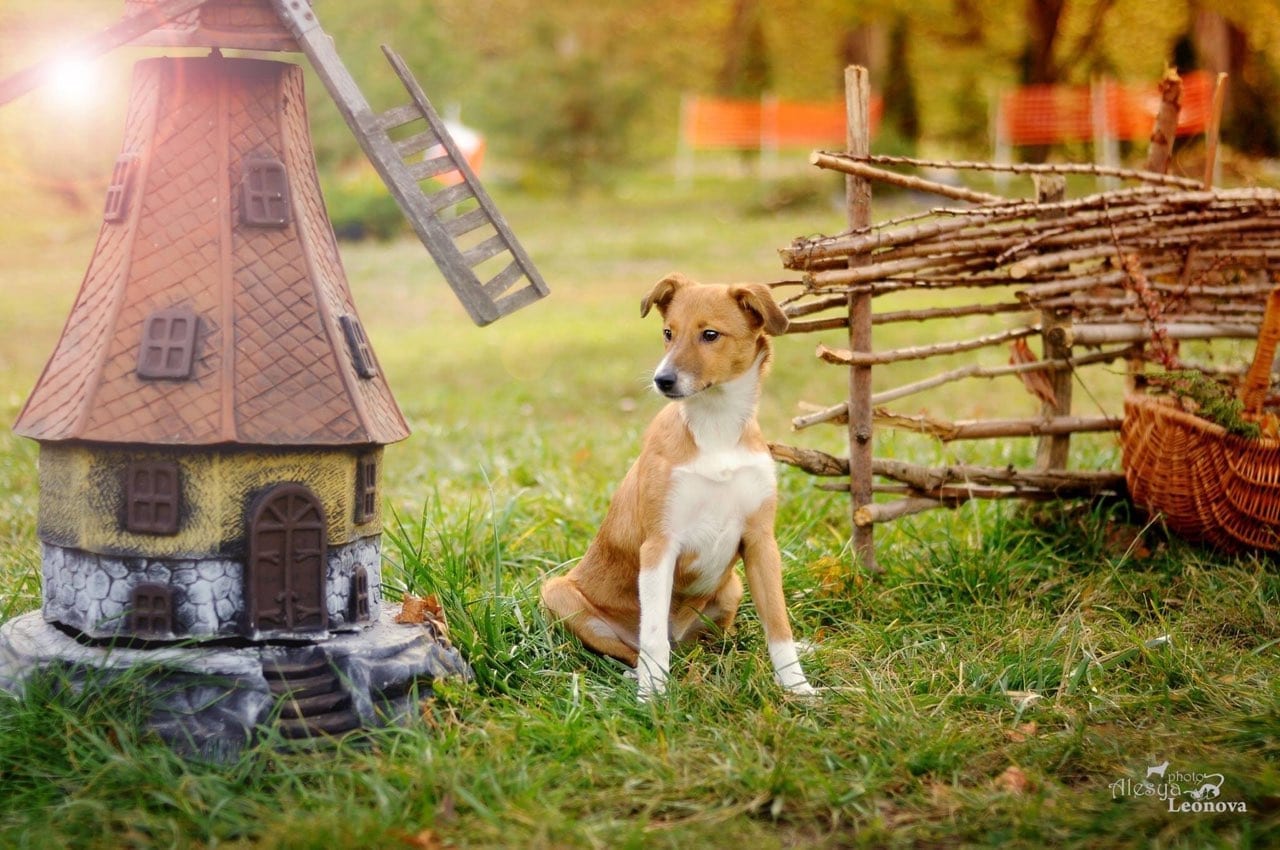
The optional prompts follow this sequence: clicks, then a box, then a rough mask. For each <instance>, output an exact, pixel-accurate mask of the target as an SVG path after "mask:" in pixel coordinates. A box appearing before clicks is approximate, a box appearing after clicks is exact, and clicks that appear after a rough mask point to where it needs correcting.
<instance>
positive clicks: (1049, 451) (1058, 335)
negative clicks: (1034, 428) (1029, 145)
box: [1035, 174, 1075, 470]
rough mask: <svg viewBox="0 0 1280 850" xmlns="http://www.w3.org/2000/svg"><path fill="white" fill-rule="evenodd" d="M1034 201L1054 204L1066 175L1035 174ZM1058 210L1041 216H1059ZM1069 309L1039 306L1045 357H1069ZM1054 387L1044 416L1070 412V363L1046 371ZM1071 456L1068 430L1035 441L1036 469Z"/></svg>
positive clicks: (1062, 463)
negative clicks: (1042, 307)
mask: <svg viewBox="0 0 1280 850" xmlns="http://www.w3.org/2000/svg"><path fill="white" fill-rule="evenodd" d="M1035 185H1036V201H1037V203H1041V204H1056V203H1058V202H1059V201H1062V200H1065V199H1066V197H1067V179H1066V178H1065V177H1063V176H1062V175H1060V174H1044V175H1036V180H1035ZM1061 215H1062V213H1061V212H1057V213H1053V214H1051V215H1048V216H1042V218H1051V217H1061ZM1071 324H1072V322H1071V312H1070V311H1069V310H1057V309H1050V310H1041V311H1040V335H1041V339H1042V341H1043V347H1042V349H1041V351H1042V353H1043V356H1044V359H1045V360H1067V359H1069V358H1070V357H1071V344H1072V340H1071V337H1072V333H1071ZM1048 378H1049V383H1050V386H1051V387H1052V389H1053V399H1051V400H1045V401H1043V402H1041V405H1040V415H1041V416H1043V417H1044V418H1045V419H1056V418H1058V417H1059V416H1070V415H1071V385H1072V381H1073V380H1074V378H1075V375H1074V373H1073V372H1072V371H1071V367H1070V366H1068V367H1065V368H1062V369H1055V370H1053V371H1052V372H1050V373H1049V375H1048ZM1070 457H1071V435H1070V434H1046V435H1044V436H1042V437H1041V438H1040V441H1039V442H1038V443H1037V445H1036V469H1040V470H1045V469H1066V468H1067V462H1068V460H1069V459H1070Z"/></svg>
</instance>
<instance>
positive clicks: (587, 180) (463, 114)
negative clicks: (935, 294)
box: [0, 0, 1280, 212]
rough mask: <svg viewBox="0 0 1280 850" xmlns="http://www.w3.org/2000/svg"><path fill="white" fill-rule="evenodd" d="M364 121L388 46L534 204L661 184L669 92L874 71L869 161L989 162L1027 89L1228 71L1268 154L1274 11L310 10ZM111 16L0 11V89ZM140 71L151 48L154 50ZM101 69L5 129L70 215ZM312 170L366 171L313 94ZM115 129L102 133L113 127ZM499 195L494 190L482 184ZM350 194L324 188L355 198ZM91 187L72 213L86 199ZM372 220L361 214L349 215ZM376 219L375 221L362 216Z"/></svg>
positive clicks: (809, 87) (1176, 3) (1061, 1)
mask: <svg viewBox="0 0 1280 850" xmlns="http://www.w3.org/2000/svg"><path fill="white" fill-rule="evenodd" d="M314 6H315V8H316V10H317V12H318V14H319V17H320V20H321V21H322V23H323V25H324V27H325V29H326V30H327V31H328V32H329V33H331V34H332V35H333V36H334V38H335V39H336V41H337V44H338V48H339V51H340V53H341V54H342V56H343V57H344V59H345V61H346V62H347V63H348V65H349V67H350V68H351V69H352V71H353V73H354V74H355V76H356V78H357V79H358V80H359V81H360V82H361V84H362V86H363V87H364V89H365V91H366V94H367V95H368V96H369V98H370V100H371V101H373V102H374V104H375V105H380V106H391V105H394V104H395V103H397V102H399V101H400V100H402V99H403V95H402V93H400V92H399V91H398V82H397V81H396V79H395V77H394V75H393V74H392V73H391V72H390V70H389V69H388V68H387V67H386V66H385V63H384V61H383V59H382V56H381V54H380V50H379V46H380V45H381V44H384V43H386V44H390V45H392V46H394V47H395V49H396V50H397V51H398V52H399V53H401V55H403V56H404V57H405V59H406V60H407V61H408V63H409V65H410V66H411V67H412V68H413V69H414V70H415V73H416V74H417V75H418V77H419V80H420V82H421V83H422V85H423V87H424V89H425V90H426V91H427V93H428V94H429V95H430V96H431V97H432V99H433V101H434V102H435V103H436V106H437V107H438V108H439V109H441V111H442V112H444V113H445V114H446V116H448V117H453V118H455V119H459V120H461V121H463V122H464V123H466V124H468V125H470V126H472V127H475V128H476V129H478V130H480V131H481V132H482V133H484V134H485V136H486V139H487V142H488V150H489V154H490V160H489V161H490V163H491V164H492V166H493V167H495V168H496V169H497V170H498V175H497V176H498V178H499V179H509V180H511V181H515V182H517V183H519V184H521V185H523V186H524V187H525V188H528V189H531V190H538V191H554V192H560V191H564V192H566V193H574V192H579V191H581V190H583V189H586V188H589V187H598V186H604V187H608V186H609V185H611V184H612V183H614V182H615V181H616V180H617V179H618V178H619V176H620V175H625V174H627V173H629V172H631V171H633V170H637V169H654V168H658V167H662V168H665V167H668V166H669V164H670V161H671V158H672V157H673V155H674V152H675V149H676V141H677V139H676V135H677V129H678V124H679V109H680V97H681V95H682V94H683V93H697V94H717V95H726V96H741V97H755V96H758V95H759V94H761V93H764V92H770V93H773V94H776V95H778V96H780V97H785V98H793V99H799V100H824V99H832V98H838V97H840V96H841V86H842V77H843V68H844V67H845V66H846V65H847V64H850V63H859V64H863V65H867V66H868V67H870V68H871V70H872V80H873V84H874V85H875V87H876V88H877V90H878V91H879V92H880V93H881V94H883V95H884V97H885V103H886V112H885V121H884V124H883V126H882V129H881V133H880V136H879V137H878V139H877V140H876V142H875V146H876V148H878V149H880V150H886V151H915V152H920V153H924V154H928V155H934V156H965V157H977V158H988V157H989V154H990V143H989V139H988V136H989V125H990V113H991V104H992V102H993V100H994V98H995V96H996V94H997V93H998V92H999V91H1001V90H1002V89H1004V88H1007V87H1009V86H1013V85H1016V84H1019V83H1052V82H1061V83H1087V82H1088V81H1089V80H1090V79H1091V78H1092V77H1094V76H1096V75H1100V74H1108V75H1111V76H1114V77H1116V78H1118V79H1121V80H1126V81H1134V80H1151V81H1153V82H1154V81H1156V80H1158V79H1159V77H1160V74H1161V72H1162V70H1163V68H1164V67H1165V65H1166V64H1168V63H1170V62H1174V61H1176V62H1177V63H1178V64H1179V65H1180V66H1181V67H1182V68H1183V69H1184V70H1186V69H1189V68H1191V67H1201V68H1207V69H1209V70H1214V71H1217V70H1225V71H1228V72H1229V73H1230V74H1231V83H1230V88H1229V102H1228V105H1227V111H1226V117H1225V123H1224V140H1225V142H1226V144H1227V145H1228V146H1230V147H1231V148H1232V149H1233V150H1235V151H1237V152H1239V153H1242V154H1246V155H1248V156H1253V157H1277V156H1280V3H1277V2H1276V0H910V2H907V0H861V2H850V0H803V2H802V0H650V1H649V2H647V3H643V4H637V3H632V2H623V0H558V1H557V2H553V3H547V2H545V0H376V2H373V0H371V2H363V3H351V2H346V0H314ZM122 10H123V3H122V2H114V0H45V2H42V3H39V4H33V3H29V2H24V0H0V74H7V73H11V72H13V71H14V70H16V69H18V68H20V67H22V66H23V65H25V64H27V63H28V62H31V61H34V59H36V58H37V57H40V56H42V55H44V54H46V53H47V52H48V51H49V50H51V49H52V47H53V46H54V45H57V44H60V43H64V42H66V41H67V40H68V39H69V38H71V37H73V36H75V35H79V34H84V33H88V32H91V31H93V30H95V29H97V28H101V27H104V26H106V25H108V24H110V23H111V22H113V21H114V20H115V19H116V18H117V17H118V16H119V15H120V14H121V13H122ZM152 52H154V51H152ZM141 55H147V52H145V51H141V50H120V51H116V53H115V54H113V55H112V56H109V57H107V58H106V59H104V60H102V62H100V68H101V82H102V84H103V87H102V92H101V94H100V95H99V96H98V98H97V100H96V108H95V109H94V110H92V112H91V114H83V112H84V111H83V110H82V111H81V114H72V113H71V111H70V110H65V109H64V110H63V111H60V112H56V114H57V118H56V125H57V126H60V127H62V128H65V130H66V132H65V133H60V134H58V136H57V137H56V138H51V137H50V134H49V133H48V132H47V127H48V126H49V124H50V116H49V115H48V114H42V113H48V112H50V111H57V110H58V109H59V107H58V105H57V104H56V103H51V102H50V99H49V98H47V97H44V96H43V95H33V96H28V97H26V98H24V99H23V100H22V101H20V102H18V103H16V104H13V105H11V106H9V107H7V108H6V109H4V110H2V111H0V171H3V172H8V173H11V174H12V173H18V174H20V175H21V176H22V177H23V179H25V181H26V182H27V184H28V185H30V186H33V187H35V188H38V189H41V190H47V191H48V192H52V193H55V194H60V195H61V196H63V198H64V200H65V201H66V202H67V203H71V204H77V203H83V202H84V199H83V198H81V197H80V195H81V193H82V192H81V190H80V188H79V186H80V184H81V183H82V182H83V181H85V180H98V181H100V180H101V179H102V176H103V175H104V174H105V173H106V171H107V170H108V167H109V164H110V161H111V158H112V157H113V156H114V154H115V150H116V139H117V138H118V126H119V124H120V123H121V122H122V118H123V100H124V97H125V94H126V92H127V81H128V68H129V65H130V63H131V62H132V60H133V59H134V58H136V57H137V56H141ZM309 98H310V100H311V104H310V105H311V119H312V126H313V133H314V138H315V142H316V148H317V158H318V159H319V161H320V164H321V166H322V169H323V170H325V171H326V172H328V173H331V174H336V173H338V171H339V170H341V169H342V168H347V169H352V168H355V166H353V165H352V163H355V162H357V161H358V159H359V155H358V151H357V148H356V145H355V142H354V140H353V139H352V137H351V136H350V134H349V133H348V132H347V131H346V128H345V127H344V126H343V125H342V122H341V120H340V118H339V117H338V114H337V112H336V111H335V110H334V109H333V108H332V106H331V105H330V104H329V103H328V102H327V96H326V95H325V93H324V92H323V90H322V89H321V87H320V86H319V85H318V83H317V82H316V81H315V80H312V81H311V86H310V89H309ZM113 122H114V123H113ZM491 179H492V178H491ZM366 182H367V181H364V180H363V179H362V178H361V176H360V175H359V174H358V173H356V174H354V175H352V174H348V175H347V178H345V179H344V180H335V183H336V184H338V185H348V184H350V185H354V186H356V187H357V190H356V194H357V195H359V194H360V193H361V192H363V189H361V188H360V187H362V186H364V185H365V183H366ZM99 194H100V187H97V186H95V187H94V189H93V191H91V192H88V193H87V194H86V195H85V197H86V198H93V199H94V203H96V198H97V197H98V195H99ZM365 202H368V203H370V204H375V205H376V202H374V201H367V199H360V198H357V200H356V201H354V203H356V204H357V205H358V204H360V203H365ZM375 212H376V211H375Z"/></svg>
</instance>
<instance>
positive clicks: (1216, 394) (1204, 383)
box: [1146, 369, 1262, 438]
mask: <svg viewBox="0 0 1280 850" xmlns="http://www.w3.org/2000/svg"><path fill="white" fill-rule="evenodd" d="M1146 379H1147V388H1148V389H1149V390H1153V391H1156V392H1163V393H1166V394H1168V395H1171V396H1176V397H1177V398H1178V400H1179V402H1181V404H1182V407H1183V409H1185V410H1187V411H1188V412H1190V413H1194V414H1195V415H1196V416H1199V417H1200V418H1202V419H1205V420H1207V421H1209V422H1213V423H1214V424H1216V425H1221V426H1222V427H1223V428H1226V429H1227V433H1229V434H1236V435H1238V436H1241V437H1249V438H1257V437H1260V436H1262V429H1261V428H1260V427H1259V426H1258V423H1256V422H1251V421H1250V420H1248V419H1246V418H1245V415H1244V404H1243V403H1241V401H1240V399H1238V398H1236V397H1235V395H1234V394H1233V393H1232V391H1231V389H1230V388H1228V387H1227V386H1224V385H1223V384H1221V383H1219V382H1218V381H1215V380H1214V379H1212V378H1210V377H1209V376H1208V375H1205V374H1204V373H1203V372H1198V371H1196V370H1195V369H1176V370H1168V371H1166V370H1164V369H1156V370H1154V371H1152V372H1149V373H1147V375H1146Z"/></svg>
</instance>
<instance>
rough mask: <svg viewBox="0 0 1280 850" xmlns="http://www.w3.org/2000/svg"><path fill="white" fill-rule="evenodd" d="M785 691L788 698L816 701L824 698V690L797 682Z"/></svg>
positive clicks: (806, 683)
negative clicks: (821, 697)
mask: <svg viewBox="0 0 1280 850" xmlns="http://www.w3.org/2000/svg"><path fill="white" fill-rule="evenodd" d="M783 690H784V691H785V692H786V693H787V695H788V696H793V697H800V698H801V699H816V698H817V697H820V696H822V691H823V689H822V688H815V687H814V686H813V685H811V684H809V683H808V682H797V683H796V684H794V685H788V686H786V687H785V688H783Z"/></svg>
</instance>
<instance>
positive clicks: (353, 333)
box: [338, 316, 378, 378]
mask: <svg viewBox="0 0 1280 850" xmlns="http://www.w3.org/2000/svg"><path fill="white" fill-rule="evenodd" d="M338 324H340V325H342V334H343V336H345V337H346V338H347V347H348V348H350V349H351V361H352V363H353V364H354V365H355V367H356V374H357V375H359V376H360V377H362V378H372V377H375V376H376V375H377V374H378V361H377V360H375V359H374V357H373V348H372V346H370V345H369V337H367V336H365V333H364V328H363V327H361V326H360V320H359V319H357V318H356V317H355V316H340V317H339V318H338Z"/></svg>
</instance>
